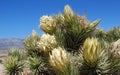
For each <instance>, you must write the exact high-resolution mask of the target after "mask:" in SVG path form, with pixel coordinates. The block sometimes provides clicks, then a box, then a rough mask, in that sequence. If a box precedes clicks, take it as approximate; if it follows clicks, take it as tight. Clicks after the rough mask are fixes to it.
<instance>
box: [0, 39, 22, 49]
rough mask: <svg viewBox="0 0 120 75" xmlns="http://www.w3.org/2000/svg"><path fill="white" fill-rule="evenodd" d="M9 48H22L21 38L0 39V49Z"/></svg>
mask: <svg viewBox="0 0 120 75" xmlns="http://www.w3.org/2000/svg"><path fill="white" fill-rule="evenodd" d="M10 48H19V49H24V45H23V39H19V38H10V39H0V50H8V49H10Z"/></svg>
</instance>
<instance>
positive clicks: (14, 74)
mask: <svg viewBox="0 0 120 75" xmlns="http://www.w3.org/2000/svg"><path fill="white" fill-rule="evenodd" d="M4 66H5V73H6V75H22V72H23V67H24V64H23V62H20V61H18V59H17V58H15V57H13V56H8V57H7V58H6V59H5V62H4Z"/></svg>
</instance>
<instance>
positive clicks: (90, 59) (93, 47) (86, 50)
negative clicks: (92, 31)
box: [83, 38, 99, 66]
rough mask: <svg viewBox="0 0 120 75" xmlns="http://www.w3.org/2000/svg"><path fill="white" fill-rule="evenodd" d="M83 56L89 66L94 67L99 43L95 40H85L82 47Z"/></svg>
mask: <svg viewBox="0 0 120 75" xmlns="http://www.w3.org/2000/svg"><path fill="white" fill-rule="evenodd" d="M83 56H84V60H85V61H86V62H87V63H88V65H89V66H95V62H96V61H97V60H98V58H99V43H98V40H97V39H96V38H91V39H90V38H88V39H86V41H85V43H84V45H83Z"/></svg>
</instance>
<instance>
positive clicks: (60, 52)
mask: <svg viewBox="0 0 120 75" xmlns="http://www.w3.org/2000/svg"><path fill="white" fill-rule="evenodd" d="M50 64H51V66H52V67H53V68H54V69H55V70H57V71H60V72H63V71H65V70H66V69H67V68H68V64H69V59H68V54H67V52H66V51H65V50H64V49H62V48H61V47H58V48H55V49H54V50H52V53H51V54H50Z"/></svg>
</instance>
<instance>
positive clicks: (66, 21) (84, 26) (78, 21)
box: [40, 5, 99, 52]
mask: <svg viewBox="0 0 120 75" xmlns="http://www.w3.org/2000/svg"><path fill="white" fill-rule="evenodd" d="M98 23H99V20H96V21H94V22H89V21H88V20H87V19H86V15H84V16H82V17H81V16H79V15H78V14H74V12H73V11H72V9H71V8H70V7H69V6H68V5H66V6H65V9H64V13H63V14H58V15H55V16H43V17H41V20H40V28H41V29H42V30H43V31H44V32H45V33H48V34H51V35H54V36H55V38H56V41H57V43H58V45H59V46H63V47H64V48H65V49H66V50H67V51H70V52H71V51H72V52H74V51H78V50H79V48H80V46H82V45H83V43H84V41H85V39H86V38H88V37H91V36H92V35H93V33H94V30H95V27H96V25H97V24H98Z"/></svg>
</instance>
